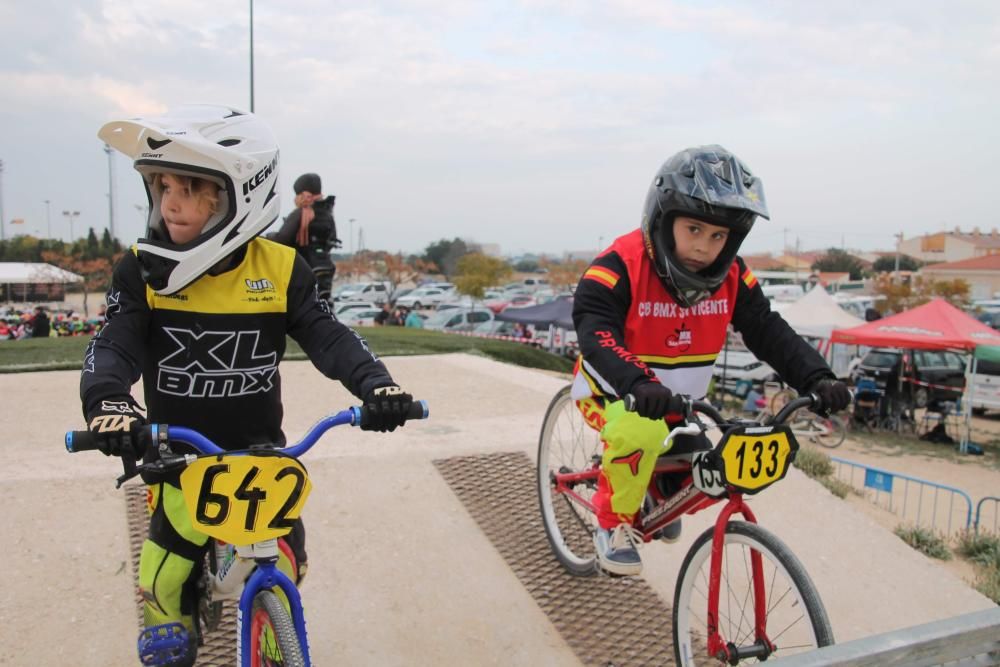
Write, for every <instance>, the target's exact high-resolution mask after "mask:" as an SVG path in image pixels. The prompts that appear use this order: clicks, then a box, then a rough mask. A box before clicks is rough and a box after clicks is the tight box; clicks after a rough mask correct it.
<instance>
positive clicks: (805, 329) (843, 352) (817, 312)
mask: <svg viewBox="0 0 1000 667" xmlns="http://www.w3.org/2000/svg"><path fill="white" fill-rule="evenodd" d="M781 316H782V317H783V318H785V321H786V322H788V324H790V325H791V327H792V328H793V329H795V331H796V332H797V333H798V334H799V335H800V336H804V337H806V338H816V339H819V343H818V344H817V349H818V350H819V352H820V354H822V355H823V356H824V357H825V358H826V360H827V363H829V364H830V367H831V368H833V372H834V373H836V374H837V377H847V372H848V371H847V367H848V364H850V361H851V356H852V354H853V351H852V350H851V348H852V347H856V346H848V345H840V344H836V345H834V344H832V343H831V342H830V335H831V333H832V332H833V330H834V329H847V328H850V327H856V326H858V325H860V324H864V323H865V321H864V320H862V319H860V318H857V317H855V316H854V315H851V314H850V313H848V312H847V311H845V310H844V309H843V308H841V307H840V306H839V305H837V302H836V301H834V299H833V297H832V296H830V295H829V294H828V293H827V291H826V290H825V289H823V288H822V287H821V286H819V285H817V286H815V287H814V288H812V290H810V291H809V292H808V293H807V294H806V295H805V296H803V297H802V298H801V299H799V300H798V301H796V302H795V303H792V304H789V305H787V306H785V307H784V308H782V309H781Z"/></svg>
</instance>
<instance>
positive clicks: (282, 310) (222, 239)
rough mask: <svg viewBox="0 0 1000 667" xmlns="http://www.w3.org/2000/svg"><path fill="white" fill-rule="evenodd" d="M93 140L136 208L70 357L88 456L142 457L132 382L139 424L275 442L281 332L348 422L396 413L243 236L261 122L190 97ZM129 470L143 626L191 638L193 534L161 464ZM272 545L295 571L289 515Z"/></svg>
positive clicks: (267, 201)
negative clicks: (78, 355) (136, 504)
mask: <svg viewBox="0 0 1000 667" xmlns="http://www.w3.org/2000/svg"><path fill="white" fill-rule="evenodd" d="M99 136H100V138H101V139H102V140H104V141H105V142H107V143H108V144H110V145H111V146H113V147H114V148H115V149H117V150H119V151H121V152H122V153H125V154H126V155H128V156H129V157H131V158H132V159H133V160H134V165H135V168H136V170H137V171H139V172H140V174H141V175H142V177H143V183H144V185H145V187H146V192H147V196H148V197H149V200H150V203H151V206H150V214H149V220H148V223H147V224H148V228H147V234H146V237H145V238H144V239H140V240H139V242H138V243H137V244H136V245H135V246H133V247H132V249H131V251H130V252H127V253H126V254H125V255H124V256H123V257H122V259H121V260H120V261H119V262H118V264H117V265H116V266H115V269H114V274H113V276H112V281H111V287H110V289H109V290H108V293H107V297H106V298H107V304H108V307H107V311H106V323H105V326H104V327H103V329H102V330H101V331H100V333H99V334H98V335H96V336H95V337H94V338H93V339H92V340H91V343H90V345H89V347H88V348H87V351H86V354H85V357H84V364H83V372H82V374H81V378H80V398H81V401H82V404H83V412H84V415H85V417H86V420H87V424H88V427H89V429H90V431H91V433H93V434H94V436H95V439H96V440H97V441H98V443H99V448H100V449H101V451H103V452H104V453H106V454H109V455H115V456H121V457H123V458H131V459H133V461H134V458H135V457H137V456H138V457H143V458H144V460H147V461H151V460H154V459H155V458H156V454H157V452H156V451H142V450H143V447H144V445H143V442H142V441H141V440H139V439H138V437H139V436H138V433H137V431H138V429H140V428H141V427H142V426H143V425H144V424H145V422H146V417H145V416H144V415H143V414H142V412H141V410H142V409H141V408H140V407H139V406H138V404H137V402H136V401H135V400H134V399H133V398H132V395H131V388H132V385H133V384H135V383H136V382H137V381H138V380H139V379H140V378H142V380H143V388H144V392H145V403H146V406H147V408H148V418H149V420H150V421H151V422H153V423H157V424H174V425H179V426H186V427H189V428H193V429H195V430H198V431H200V432H201V433H203V434H204V435H206V436H207V437H208V438H210V439H211V440H213V441H215V442H216V443H217V444H218V445H219V446H220V447H222V448H224V449H226V450H237V449H248V448H250V447H252V446H254V445H260V446H277V447H281V446H283V445H284V444H285V436H284V433H283V432H282V429H281V421H282V416H283V408H282V402H281V375H280V373H279V372H278V364H279V363H280V361H281V359H282V357H283V356H284V353H285V345H286V337H287V336H291V337H292V338H293V339H295V341H296V342H298V344H299V345H300V346H301V347H302V349H303V350H304V351H305V352H306V354H307V355H308V356H309V358H310V360H311V361H312V362H313V364H314V365H315V366H316V368H317V369H319V370H320V372H322V373H323V374H324V375H326V376H327V377H329V378H331V379H333V380H339V381H340V382H341V383H342V384H343V385H344V386H345V387H346V388H347V389H348V390H349V391H350V392H351V393H352V394H354V395H355V396H357V397H359V398H360V399H361V400H362V401H363V402H364V404H365V407H366V409H367V411H368V413H369V415H371V417H372V419H371V420H370V422H369V423H368V424H367V425H366V426H364V427H363V428H366V429H367V430H377V431H392V430H394V429H396V428H397V427H399V426H402V425H404V424H405V423H406V415H407V411H408V409H409V407H410V404H411V402H412V397H411V396H410V395H409V394H407V393H406V392H404V391H403V390H402V389H401V388H400V387H399V386H397V385H396V383H395V382H394V381H393V379H392V376H391V375H390V374H389V371H388V370H387V369H386V367H385V365H383V364H382V362H381V361H380V360H379V359H378V358H377V357H376V356H375V355H374V354H373V353H372V352H371V350H370V349H369V348H368V345H367V343H366V342H365V341H364V339H362V338H361V337H360V336H358V335H357V333H355V332H354V331H353V330H351V329H350V328H348V327H346V326H345V325H343V324H342V323H340V322H339V321H337V320H336V318H334V317H333V315H332V313H331V311H330V305H329V303H327V302H326V301H324V300H321V299H319V298H318V296H317V289H316V280H315V278H314V276H313V271H312V270H311V268H310V266H309V264H308V263H307V262H306V260H305V259H303V258H302V256H300V255H298V254H297V253H296V252H295V251H294V250H292V249H291V248H287V247H284V246H282V245H280V244H277V243H273V242H271V241H268V240H266V239H262V238H258V235H259V234H260V233H261V232H262V231H263V230H264V229H266V228H267V226H268V225H270V224H271V223H272V222H273V221H274V219H275V218H276V217H277V215H278V205H279V202H278V198H277V197H276V196H275V188H276V183H277V178H278V170H277V168H278V146H277V144H276V143H275V141H274V138H273V136H272V134H271V131H270V129H269V128H268V127H267V126H266V125H264V124H263V122H262V121H260V120H259V119H258V118H256V117H255V116H254V115H253V114H249V113H246V112H241V111H237V110H234V109H230V108H228V107H214V106H192V107H183V108H181V109H177V110H173V111H172V112H170V113H168V115H166V116H163V117H157V118H139V119H132V120H123V121H115V122H111V123H108V124H106V125H105V126H104V127H103V128H102V129H101V131H100V133H99ZM250 165H252V168H251V167H250ZM178 448H180V446H179V445H178ZM151 449H152V448H151ZM144 480H145V481H146V483H147V484H148V485H149V491H148V495H147V500H148V505H149V509H150V512H151V517H150V529H149V538H148V539H147V540H146V542H145V543H144V544H143V547H142V555H141V557H140V562H139V586H140V589H141V594H142V599H143V618H144V624H145V625H146V627H147V628H149V627H153V626H170V627H172V628H176V624H177V623H180V624H183V625H184V627H185V628H186V629H187V631H188V632H189V633H190V630H191V623H192V620H191V618H192V617H191V613H192V605H193V603H195V602H196V601H197V600H196V599H195V596H194V595H193V594H192V590H193V589H192V586H193V585H194V583H195V582H197V580H198V578H199V576H200V573H201V564H202V562H203V558H204V554H205V552H206V550H207V545H208V536H207V535H204V534H203V533H201V532H200V531H198V530H197V529H196V528H195V527H194V526H193V525H192V520H191V518H190V517H189V516H188V513H187V510H186V508H185V502H184V499H183V494H182V492H181V489H180V482H179V478H178V475H177V474H176V473H167V474H162V475H157V476H155V477H154V476H152V475H148V474H145V473H144ZM282 540H284V541H285V543H286V545H287V547H288V548H284V547H283V548H282V549H281V555H280V557H279V562H278V567H280V568H281V569H282V571H284V572H285V573H286V574H288V575H289V576H290V577H291V578H292V579H293V581H297V580H298V579H300V578H301V576H302V574H303V573H304V565H305V549H304V546H305V545H304V532H303V531H302V530H301V523H297V524H296V527H295V528H293V531H292V533H291V534H290V535H288V536H287V537H286V538H282ZM154 636H156V634H155V633H154ZM189 637H190V638H191V639H193V635H190V634H189ZM196 652H197V646H195V645H194V644H193V643H191V646H190V647H189V649H188V655H187V656H186V657H185V658H184V659H183V660H179V661H178V662H174V663H171V664H178V665H180V664H186V665H190V664H193V663H194V661H195V657H196Z"/></svg>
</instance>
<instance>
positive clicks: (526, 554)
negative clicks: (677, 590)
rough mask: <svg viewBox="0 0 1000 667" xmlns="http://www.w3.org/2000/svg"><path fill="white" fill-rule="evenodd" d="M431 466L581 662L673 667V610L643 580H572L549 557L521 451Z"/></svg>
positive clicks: (530, 470) (529, 465)
mask: <svg viewBox="0 0 1000 667" xmlns="http://www.w3.org/2000/svg"><path fill="white" fill-rule="evenodd" d="M434 465H435V466H436V467H437V469H438V472H440V473H441V476H442V477H444V479H445V481H447V482H448V485H449V486H450V487H451V488H452V490H453V491H454V492H455V495H456V496H458V498H459V500H461V501H462V503H463V504H464V505H465V507H466V509H467V510H468V512H469V514H470V515H471V516H472V518H473V519H475V521H476V523H477V524H479V527H480V528H481V529H482V531H483V532H484V533H486V536H487V537H488V538H489V539H490V542H492V543H493V546H494V547H495V548H496V549H497V551H499V552H500V555H501V556H503V558H504V560H506V561H507V564H508V565H510V568H511V569H512V570H513V571H514V574H515V575H516V576H517V578H518V579H519V580H520V581H521V584H522V585H523V586H524V587H525V588H526V589H527V590H528V592H529V593H530V594H531V596H532V597H533V598H534V599H535V602H536V603H537V604H538V606H539V607H540V608H541V609H542V611H544V612H545V614H546V615H547V616H548V617H549V620H551V621H552V624H553V625H554V626H555V627H556V629H557V630H558V631H559V633H560V634H561V635H562V637H563V639H565V640H566V643H567V644H569V646H570V648H572V649H573V651H574V652H575V653H576V655H577V656H578V657H579V658H580V660H581V662H583V663H584V664H586V665H601V666H611V665H614V666H615V667H618V666H623V665H673V664H674V661H673V654H674V653H673V646H672V644H671V615H670V608H669V607H668V606H666V605H665V604H664V603H663V601H662V600H661V599H660V597H659V596H658V595H657V594H656V592H655V591H653V589H652V588H650V587H649V585H648V584H647V583H646V582H645V581H643V580H642V579H640V578H621V579H617V578H611V577H605V576H596V577H575V576H573V575H571V574H569V573H567V572H566V571H565V570H564V569H563V568H562V566H561V565H560V564H559V562H558V561H557V560H556V558H555V556H553V555H552V551H551V549H550V548H549V543H548V540H547V539H546V537H545V528H544V527H543V526H542V519H541V515H540V512H539V509H538V493H537V491H536V485H535V484H536V483H535V465H534V463H533V462H532V461H530V460H529V459H528V457H527V456H526V455H525V454H524V453H523V452H515V453H500V454H486V455H481V456H459V457H455V458H449V459H440V460H436V461H434ZM566 511H569V510H568V508H567V509H566ZM564 525H569V524H564ZM581 531H582V528H581Z"/></svg>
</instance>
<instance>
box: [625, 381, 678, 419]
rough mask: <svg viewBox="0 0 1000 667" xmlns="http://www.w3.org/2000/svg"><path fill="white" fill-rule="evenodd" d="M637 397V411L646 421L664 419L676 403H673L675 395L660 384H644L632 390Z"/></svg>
mask: <svg viewBox="0 0 1000 667" xmlns="http://www.w3.org/2000/svg"><path fill="white" fill-rule="evenodd" d="M632 395H633V396H635V411H636V412H637V413H638V414H639V416H640V417H645V418H646V419H663V418H664V417H665V416H666V415H667V413H668V412H671V411H672V410H671V408H674V407H675V405H676V401H671V399H672V398H673V397H674V393H673V392H672V391H670V390H669V389H667V388H666V387H664V386H663V385H662V384H660V383H659V382H643V383H641V384H638V385H636V386H635V387H633V388H632Z"/></svg>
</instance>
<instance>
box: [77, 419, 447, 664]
mask: <svg viewBox="0 0 1000 667" xmlns="http://www.w3.org/2000/svg"><path fill="white" fill-rule="evenodd" d="M416 403H419V404H420V405H421V406H422V408H423V417H422V418H426V417H427V414H428V409H427V403H425V402H424V401H416ZM343 424H351V425H352V426H359V425H360V424H361V408H358V407H351V408H347V409H346V410H342V411H341V412H338V413H336V414H333V415H329V416H327V417H324V418H323V419H321V420H319V421H318V422H316V424H314V425H313V427H312V428H310V429H309V432H308V433H306V434H305V436H303V438H302V439H301V440H300V441H299V442H297V443H295V444H294V445H291V446H289V447H285V448H284V449H282V450H281V451H282V452H283V453H284V454H286V455H288V456H292V457H295V458H298V457H300V456H302V455H303V454H305V453H306V452H307V451H309V449H311V448H312V446H313V445H315V444H316V443H317V442H318V441H319V439H320V437H321V436H322V435H323V434H324V433H326V432H327V431H328V430H330V429H331V428H333V427H334V426H341V425H343ZM150 429H151V431H152V435H153V442H160V437H161V436H165V439H166V441H167V442H171V441H173V442H183V443H186V444H188V445H191V446H192V447H194V448H195V449H197V450H198V451H199V452H201V453H202V454H207V455H213V454H228V455H234V454H235V455H240V454H252V453H253V452H252V451H227V450H224V449H222V448H221V447H219V446H218V445H216V444H215V443H214V442H212V441H211V440H209V439H208V438H206V437H205V436H203V435H202V434H201V433H199V432H198V431H195V430H193V429H189V428H184V427H182V426H165V425H161V424H153V425H151V426H150ZM66 447H67V449H69V451H71V452H72V451H74V450H73V445H72V437H71V434H67V442H66ZM275 588H280V589H281V590H282V591H283V592H284V593H285V597H287V598H288V603H289V606H290V610H291V614H292V623H293V624H294V626H295V634H296V635H297V636H298V638H299V645H300V646H301V647H302V656H303V658H305V664H306V666H307V667H308V666H309V665H311V664H312V661H311V660H310V658H309V642H308V640H307V638H306V618H305V614H304V613H303V610H302V598H301V597H300V596H299V589H298V588H297V587H296V586H295V583H294V582H293V581H292V580H291V579H289V578H288V576H287V575H285V573H284V572H282V571H281V570H279V569H278V568H277V566H276V564H275V563H274V562H269V561H258V562H257V566H256V569H255V570H254V572H253V574H251V575H250V578H249V579H248V580H247V582H246V583H245V584H244V586H243V592H242V594H241V595H240V606H239V611H238V616H237V627H239V633H240V635H239V643H238V645H237V657H238V658H239V664H240V665H241V667H250V658H251V656H250V654H249V652H248V650H247V647H249V646H250V639H251V637H250V631H251V629H252V625H253V623H252V622H250V621H251V620H252V619H251V614H252V611H253V600H254V598H255V597H256V596H257V594H258V593H260V592H261V591H263V590H273V589H275Z"/></svg>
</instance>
